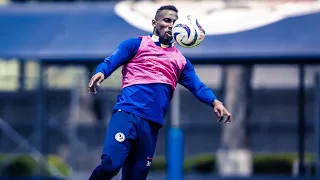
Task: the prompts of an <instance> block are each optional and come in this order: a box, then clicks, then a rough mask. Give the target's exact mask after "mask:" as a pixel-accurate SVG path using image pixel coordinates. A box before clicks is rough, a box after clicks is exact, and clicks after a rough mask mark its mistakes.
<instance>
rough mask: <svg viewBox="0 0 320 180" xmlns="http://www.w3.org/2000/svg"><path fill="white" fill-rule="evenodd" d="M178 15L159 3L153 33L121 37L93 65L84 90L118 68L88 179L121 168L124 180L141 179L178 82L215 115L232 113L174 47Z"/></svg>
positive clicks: (91, 89)
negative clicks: (97, 158)
mask: <svg viewBox="0 0 320 180" xmlns="http://www.w3.org/2000/svg"><path fill="white" fill-rule="evenodd" d="M177 19H178V10H177V8H176V7H175V6H172V5H167V6H162V7H160V8H159V9H158V10H157V12H156V14H155V18H154V19H153V20H152V26H153V27H154V30H153V34H151V35H147V36H141V37H135V38H130V39H127V40H125V41H123V42H122V43H121V44H120V45H119V46H118V48H117V50H116V51H115V52H114V53H112V54H111V55H110V56H109V57H107V58H106V59H105V60H104V61H103V62H102V63H101V64H99V65H98V67H97V69H96V74H95V75H94V76H93V77H92V78H91V80H90V82H89V85H88V90H89V92H90V93H96V92H97V86H100V84H101V82H102V81H103V80H104V79H105V78H107V77H109V76H110V75H111V74H112V73H113V72H114V71H115V70H116V69H117V68H118V67H120V66H123V69H122V76H123V79H122V86H121V89H122V90H121V94H120V95H119V96H118V99H117V102H116V104H115V106H114V108H113V114H112V116H111V119H110V123H109V125H108V129H107V132H106V136H105V141H104V147H103V152H102V156H101V164H100V165H98V166H97V167H96V168H95V169H94V171H93V172H92V174H91V176H90V178H89V180H108V179H111V178H112V177H114V176H115V175H116V174H117V173H118V172H119V170H120V169H121V168H122V179H123V180H145V179H146V178H147V175H148V173H149V169H150V165H151V161H152V158H153V155H154V151H155V147H156V142H157V136H158V131H159V129H160V128H161V127H162V126H163V124H164V123H163V121H164V116H165V115H166V113H167V110H168V105H169V102H170V100H171V98H172V97H173V94H174V90H175V88H176V85H177V83H179V84H181V85H182V86H184V87H185V88H187V89H188V90H190V91H191V92H192V93H193V94H194V95H195V96H196V97H197V98H198V99H199V100H200V101H202V102H203V103H205V104H207V105H209V106H211V107H212V108H213V110H214V112H215V113H216V114H217V116H218V117H219V120H218V122H221V121H222V120H223V117H224V116H226V117H227V118H226V119H225V121H224V122H225V123H227V122H228V123H230V122H231V114H230V113H229V112H228V111H227V109H226V108H225V107H224V105H223V103H222V102H220V101H219V100H218V99H217V97H216V96H215V95H214V93H213V92H212V91H211V90H210V89H209V88H208V87H207V86H205V85H204V84H203V83H202V82H201V80H200V79H199V78H198V76H197V74H196V72H195V71H194V68H193V66H192V64H191V63H190V62H189V61H188V60H187V59H186V58H185V57H184V56H183V55H182V54H181V52H180V51H179V50H178V49H177V48H176V47H175V46H174V43H173V38H172V26H173V23H174V22H175V21H176V20H177Z"/></svg>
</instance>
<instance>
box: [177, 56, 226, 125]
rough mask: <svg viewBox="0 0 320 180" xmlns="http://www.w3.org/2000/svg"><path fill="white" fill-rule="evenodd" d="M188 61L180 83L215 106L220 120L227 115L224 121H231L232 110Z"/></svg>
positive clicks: (204, 101)
mask: <svg viewBox="0 0 320 180" xmlns="http://www.w3.org/2000/svg"><path fill="white" fill-rule="evenodd" d="M186 61H187V64H186V65H185V67H184V69H183V71H182V73H181V75H180V78H179V83H180V84H181V85H182V86H184V87H185V88H187V89H188V90H189V91H191V92H192V94H194V95H195V96H196V97H197V98H198V99H199V100H200V101H202V102H203V103H205V104H208V105H209V106H211V107H213V110H214V112H215V113H216V114H217V116H218V118H219V120H218V122H221V121H222V120H223V119H224V117H226V119H225V120H224V123H230V122H231V114H230V112H229V111H228V110H227V109H226V108H225V107H224V105H223V103H222V102H221V101H219V100H218V99H217V97H216V95H215V94H214V93H213V92H212V90H211V89H209V88H208V87H207V86H206V85H205V84H204V83H203V82H202V81H201V80H200V79H199V77H198V75H197V74H196V72H195V71H194V68H193V66H192V64H191V62H190V61H188V60H187V59H186Z"/></svg>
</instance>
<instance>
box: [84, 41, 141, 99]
mask: <svg viewBox="0 0 320 180" xmlns="http://www.w3.org/2000/svg"><path fill="white" fill-rule="evenodd" d="M140 43H141V38H131V39H128V40H125V41H123V42H122V43H121V44H120V45H119V46H118V48H117V50H116V51H115V52H113V53H112V54H111V55H110V56H109V57H107V58H106V59H105V60H104V61H103V62H102V63H100V64H99V65H98V67H97V69H96V73H95V75H93V76H92V78H91V79H90V82H89V84H88V91H89V93H91V92H92V93H96V92H97V88H96V86H100V84H101V82H102V81H103V80H104V79H106V78H107V77H109V76H110V75H111V74H112V73H113V72H114V71H115V70H116V69H117V68H118V67H120V66H121V65H123V64H125V63H127V62H128V61H129V60H130V59H131V58H132V57H134V56H135V54H136V53H137V51H138V49H139V47H140Z"/></svg>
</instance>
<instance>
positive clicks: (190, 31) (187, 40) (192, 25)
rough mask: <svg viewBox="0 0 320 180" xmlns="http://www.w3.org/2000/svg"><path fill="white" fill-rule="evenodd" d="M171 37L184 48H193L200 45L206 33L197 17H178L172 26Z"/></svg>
mask: <svg viewBox="0 0 320 180" xmlns="http://www.w3.org/2000/svg"><path fill="white" fill-rule="evenodd" d="M172 35H173V39H174V41H175V42H176V43H177V44H179V45H180V46H182V47H184V48H193V47H196V46H198V45H199V44H201V42H202V41H203V40H204V38H205V35H206V32H205V30H204V25H203V24H202V23H201V20H199V19H198V18H197V17H195V16H192V15H187V16H182V17H180V18H179V19H178V20H177V21H176V22H175V23H174V25H173V28H172Z"/></svg>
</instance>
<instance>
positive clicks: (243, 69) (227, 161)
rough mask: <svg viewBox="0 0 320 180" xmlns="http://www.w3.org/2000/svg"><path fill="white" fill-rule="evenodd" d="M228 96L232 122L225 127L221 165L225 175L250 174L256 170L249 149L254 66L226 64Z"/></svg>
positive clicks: (225, 75)
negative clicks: (248, 130)
mask: <svg viewBox="0 0 320 180" xmlns="http://www.w3.org/2000/svg"><path fill="white" fill-rule="evenodd" d="M223 70H224V71H223V76H224V79H225V99H224V102H225V104H226V107H227V109H228V110H229V112H230V113H231V114H232V116H233V118H232V123H231V124H225V125H224V126H223V129H222V138H221V141H222V142H221V148H220V149H219V150H218V152H217V160H218V161H217V163H218V164H217V165H218V171H219V174H220V175H222V176H225V175H232V176H239V175H240V176H247V175H251V173H252V155H251V151H250V149H249V143H248V133H247V120H248V116H249V99H250V94H251V75H252V66H251V65H246V66H226V67H224V69H223Z"/></svg>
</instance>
